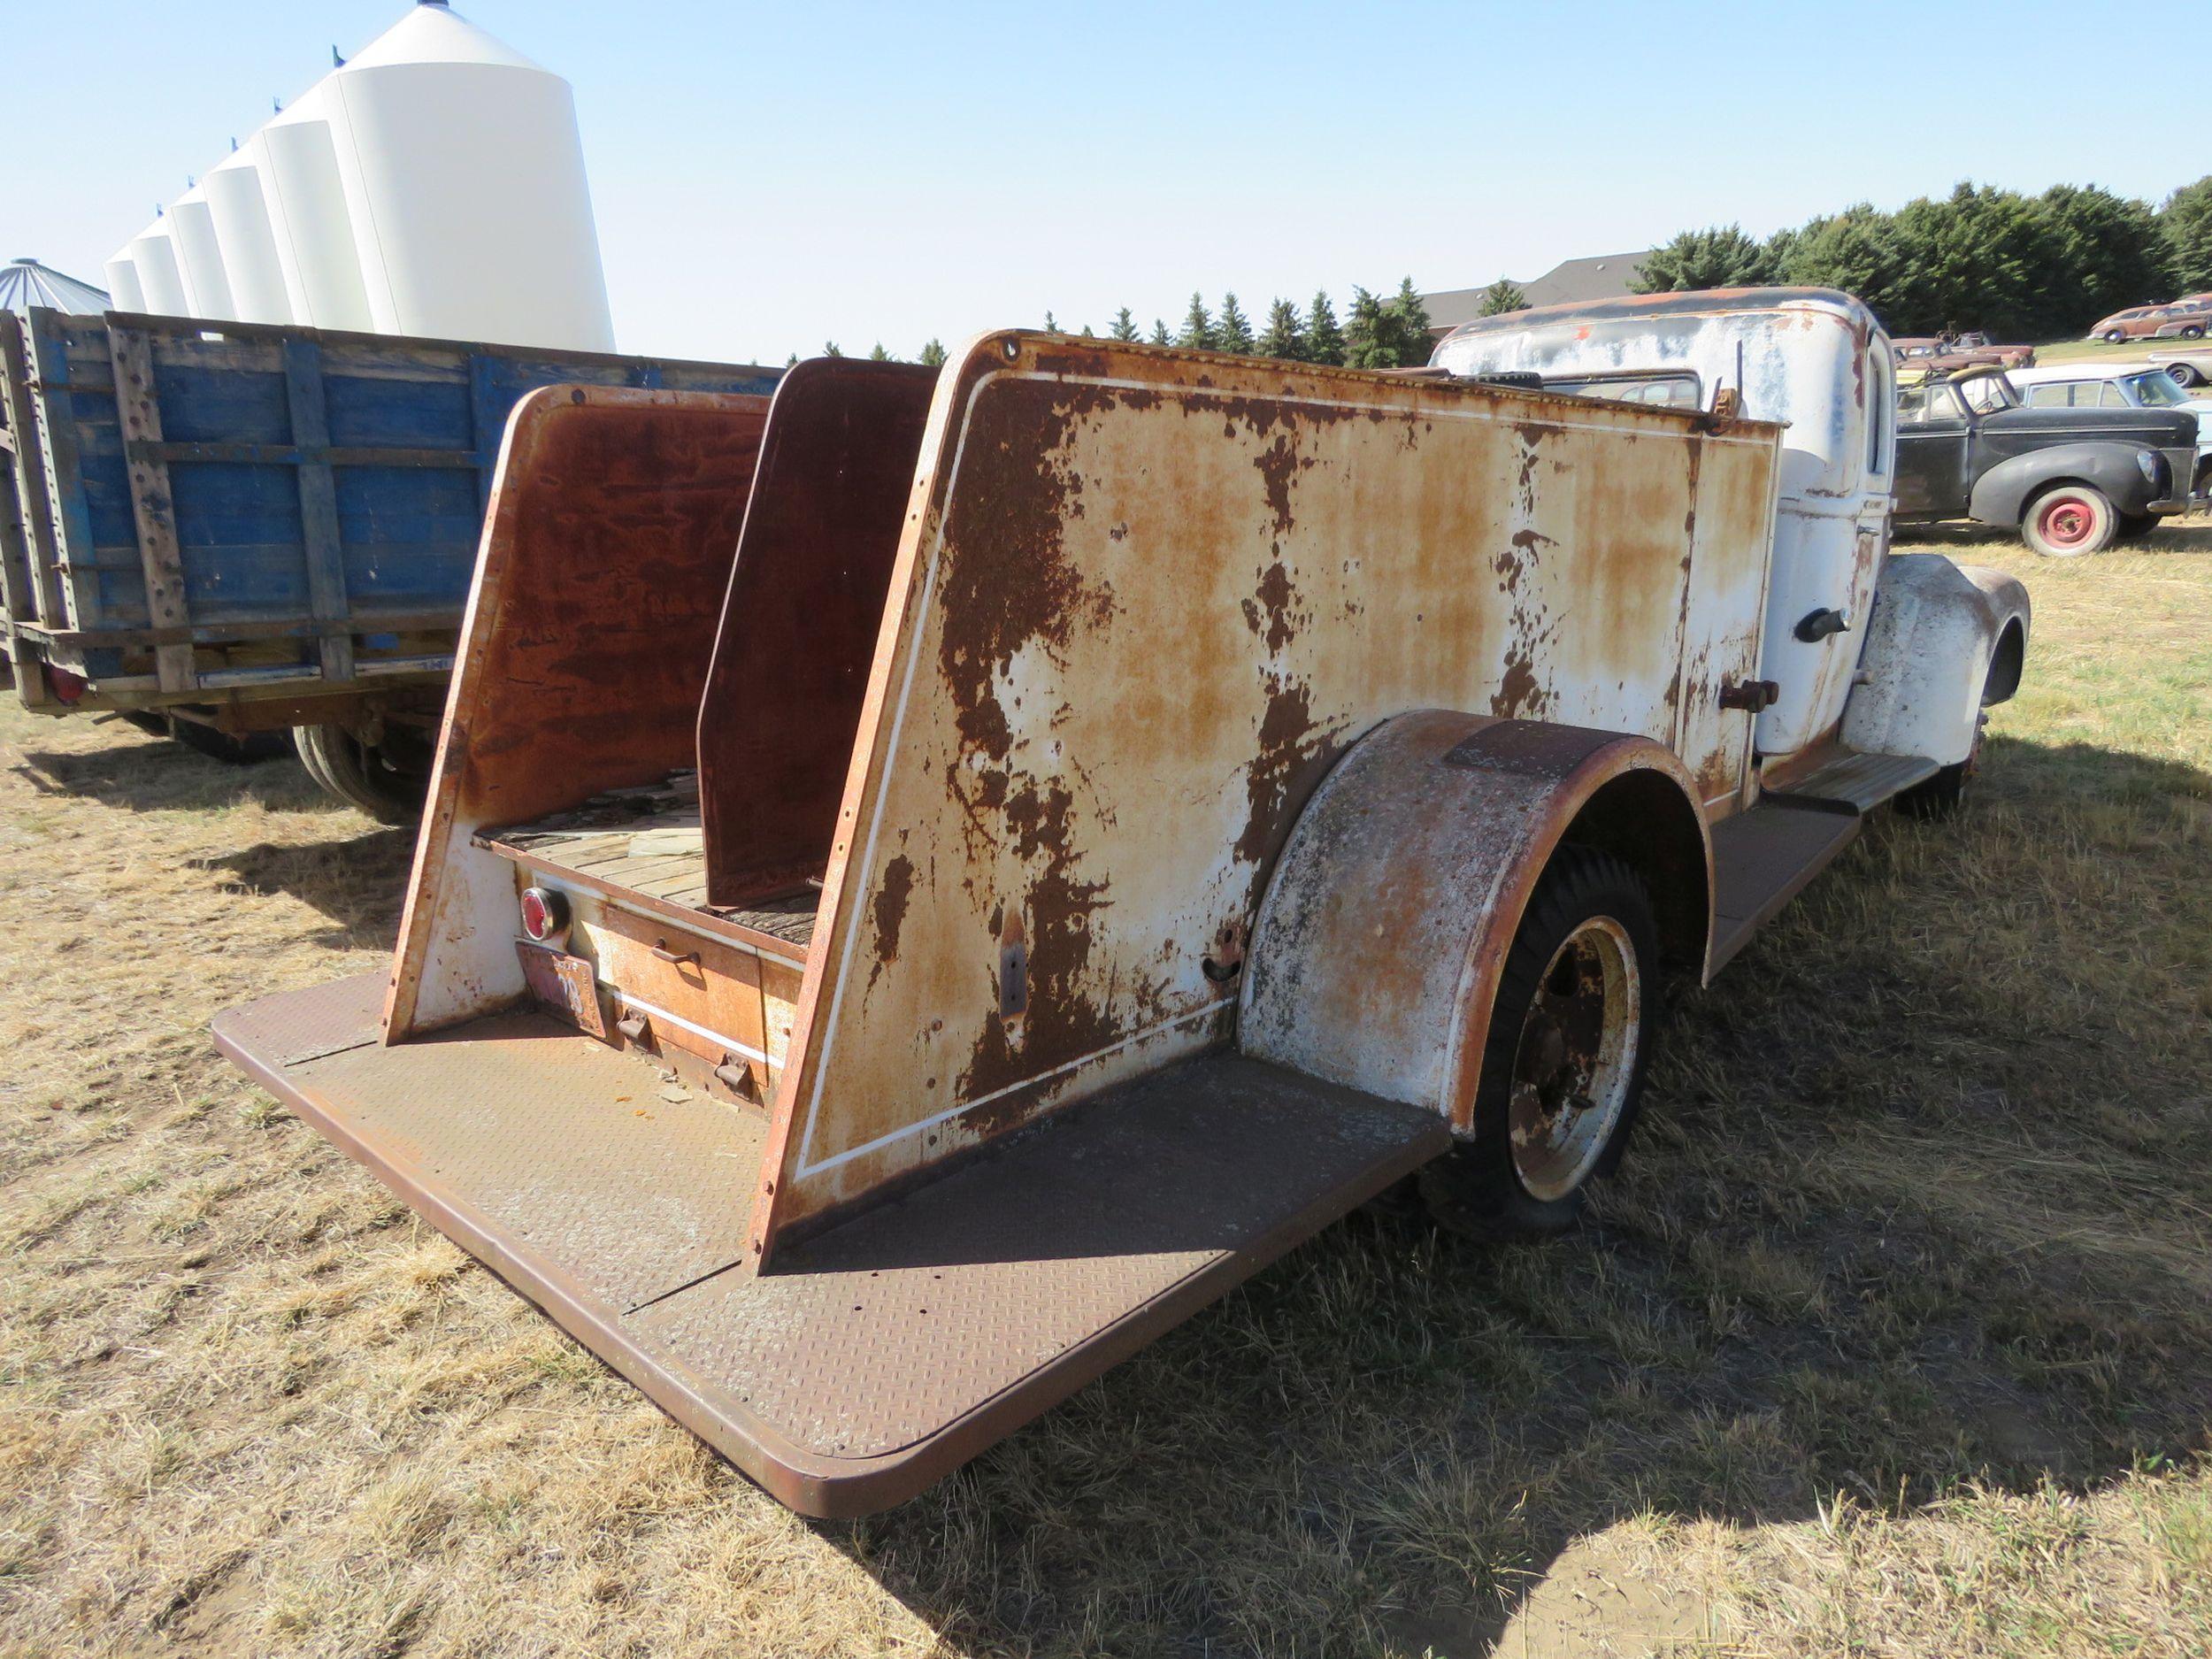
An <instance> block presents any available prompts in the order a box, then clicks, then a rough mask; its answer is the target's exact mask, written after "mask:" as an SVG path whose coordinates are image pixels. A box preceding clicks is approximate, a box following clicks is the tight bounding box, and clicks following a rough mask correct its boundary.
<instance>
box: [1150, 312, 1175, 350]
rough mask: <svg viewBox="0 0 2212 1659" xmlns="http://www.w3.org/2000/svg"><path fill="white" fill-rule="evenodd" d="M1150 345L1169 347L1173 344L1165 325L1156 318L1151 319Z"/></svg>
mask: <svg viewBox="0 0 2212 1659" xmlns="http://www.w3.org/2000/svg"><path fill="white" fill-rule="evenodd" d="M1152 343H1153V344H1154V345H1156V346H1171V345H1173V344H1174V343H1175V341H1174V338H1173V336H1171V334H1169V333H1168V331H1167V325H1166V324H1165V323H1164V322H1163V321H1161V320H1160V319H1158V318H1157V317H1155V318H1154V319H1152Z"/></svg>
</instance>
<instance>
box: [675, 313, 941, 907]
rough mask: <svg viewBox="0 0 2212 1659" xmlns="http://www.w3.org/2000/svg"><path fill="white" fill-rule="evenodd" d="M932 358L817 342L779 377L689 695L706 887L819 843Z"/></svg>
mask: <svg viewBox="0 0 2212 1659" xmlns="http://www.w3.org/2000/svg"><path fill="white" fill-rule="evenodd" d="M937 374H938V372H937V371H936V370H935V369H929V368H923V367H921V366H919V365H913V364H903V363H872V362H866V361H863V360H859V359H854V358H845V357H821V358H817V359H815V360H813V361H811V362H808V363H803V364H801V365H798V367H796V368H795V369H793V370H792V371H791V372H790V373H788V374H787V376H786V377H785V379H784V381H783V383H782V385H781V386H780V387H779V388H778V389H777V392H776V400H775V406H774V411H773V413H772V418H771V419H770V421H769V424H768V434H767V436H766V438H765V439H764V442H763V444H762V448H761V456H760V472H759V477H758V480H757V484H756V487H755V488H754V490H753V495H752V501H751V503H750V505H749V507H748V508H747V509H746V513H745V528H744V533H743V534H742V536H741V539H740V541H739V543H738V557H737V564H736V565H735V567H734V568H733V570H732V571H731V572H730V588H729V596H728V598H727V599H726V601H725V602H724V604H723V607H722V622H721V628H720V631H719V633H718V635H717V636H716V639H715V645H714V661H713V664H712V666H711V667H710V668H709V670H708V671H707V687H706V695H705V697H704V700H703V702H702V703H701V704H700V709H699V808H700V813H701V818H702V821H703V826H704V830H705V841H706V863H707V902H708V903H710V904H713V905H718V906H719V905H740V904H743V903H745V902H748V901H749V900H753V899H757V898H760V897H762V896H764V895H773V894H776V893H780V892H783V891H786V890H787V889H789V888H791V887H795V886H796V885H798V884H799V883H801V882H803V881H804V880H806V879H810V878H815V879H818V878H819V877H820V875H821V874H822V871H823V868H824V866H825V865H826V864H827V863H828V861H829V855H830V843H831V841H832V838H833V834H834V832H835V829H836V823H837V807H838V803H839V801H840V800H841V798H842V796H843V795H844V790H845V774H846V772H847V770H848V768H849V764H850V763H851V759H852V749H853V737H854V733H856V731H857V730H858V728H859V726H860V710H861V703H862V700H863V699H864V696H865V695H866V693H867V689H868V669H869V665H870V664H871V663H872V660H873V658H874V656H875V649H876V637H877V635H878V634H879V633H880V632H881V630H882V627H883V603H884V595H885V593H886V591H887V589H888V588H889V586H890V582H891V567H892V565H894V563H895V561H896V559H897V557H898V549H899V528H900V525H901V523H902V520H903V518H904V517H905V514H906V512H907V511H908V503H909V502H910V499H911V498H912V496H913V493H914V461H915V457H916V456H917V454H918V452H919V450H920V449H921V444H922V428H923V426H925V425H926V423H927V421H928V419H929V405H930V399H931V397H932V396H933V393H934V391H935V388H936V385H937Z"/></svg>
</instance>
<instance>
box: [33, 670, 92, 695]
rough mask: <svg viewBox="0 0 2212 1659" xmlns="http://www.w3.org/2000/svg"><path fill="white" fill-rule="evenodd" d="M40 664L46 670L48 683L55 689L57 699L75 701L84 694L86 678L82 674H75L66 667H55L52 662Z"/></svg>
mask: <svg viewBox="0 0 2212 1659" xmlns="http://www.w3.org/2000/svg"><path fill="white" fill-rule="evenodd" d="M40 666H41V667H42V668H43V669H44V670H45V671H46V684H47V685H48V687H50V688H51V690H52V691H53V694H54V698H55V701H57V702H58V703H74V702H76V701H77V699H78V698H80V697H81V696H83V695H84V692H85V679H84V676H83V675H82V674H73V673H71V672H69V671H68V670H67V669H65V668H57V667H55V666H54V665H53V664H51V663H42V664H40Z"/></svg>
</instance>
